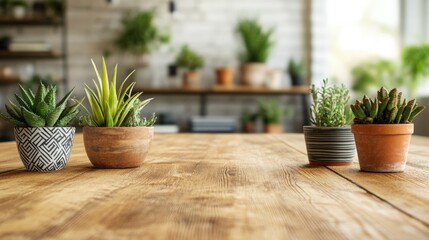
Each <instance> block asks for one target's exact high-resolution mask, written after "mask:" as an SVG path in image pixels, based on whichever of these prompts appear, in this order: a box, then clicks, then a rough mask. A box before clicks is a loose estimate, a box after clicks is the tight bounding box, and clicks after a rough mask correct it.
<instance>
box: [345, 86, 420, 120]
mask: <svg viewBox="0 0 429 240" xmlns="http://www.w3.org/2000/svg"><path fill="white" fill-rule="evenodd" d="M351 109H352V111H353V113H354V115H355V119H354V123H357V124H393V123H395V124H398V123H411V122H413V120H414V118H415V117H416V116H417V115H419V114H420V113H421V112H422V111H423V110H424V109H425V107H424V106H418V105H417V103H416V100H415V99H412V100H410V101H408V102H407V100H406V99H405V98H402V92H399V91H398V89H396V88H394V89H392V90H391V91H390V92H388V91H387V90H386V89H385V88H384V87H382V88H381V89H380V90H379V91H378V92H377V97H376V98H374V99H370V98H368V97H367V96H364V97H363V99H362V101H359V100H356V103H355V104H352V105H351Z"/></svg>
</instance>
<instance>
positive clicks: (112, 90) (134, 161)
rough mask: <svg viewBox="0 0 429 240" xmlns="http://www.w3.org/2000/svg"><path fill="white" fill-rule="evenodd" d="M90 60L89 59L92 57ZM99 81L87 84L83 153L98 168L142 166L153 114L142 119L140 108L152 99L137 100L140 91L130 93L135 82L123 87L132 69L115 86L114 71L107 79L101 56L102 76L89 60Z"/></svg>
mask: <svg viewBox="0 0 429 240" xmlns="http://www.w3.org/2000/svg"><path fill="white" fill-rule="evenodd" d="M91 61H92V60H91ZM92 64H93V67H94V70H95V74H96V77H97V80H98V81H94V85H95V89H91V88H90V87H88V86H86V88H85V92H86V95H87V97H88V101H89V106H90V110H91V111H88V109H85V110H86V112H87V115H85V116H83V117H82V118H81V124H82V125H83V126H84V128H83V141H84V145H85V150H86V154H87V155H88V158H89V160H90V161H91V163H92V164H93V165H94V166H95V167H97V168H133V167H139V166H141V165H142V163H143V161H144V159H145V157H146V155H147V153H148V151H149V148H150V145H151V142H152V139H153V124H154V123H155V121H156V117H155V114H153V115H152V117H151V118H150V119H146V118H142V117H141V115H140V112H141V110H142V109H143V108H144V107H145V106H146V105H147V104H148V103H149V102H150V101H151V100H152V99H146V100H144V101H140V100H139V97H140V95H141V94H142V93H141V92H138V93H135V94H131V93H132V90H133V87H134V85H135V82H133V83H131V84H130V85H128V86H127V87H125V83H126V81H127V79H128V78H129V77H130V76H131V74H132V73H133V72H134V71H133V72H131V73H130V74H129V75H128V76H127V77H126V78H125V80H124V81H123V82H122V84H121V85H120V87H119V89H117V85H116V72H117V65H116V66H115V69H114V70H113V74H112V79H111V81H110V82H109V79H108V75H107V67H106V63H105V61H104V58H102V70H101V75H100V74H99V72H98V69H97V66H96V65H95V63H94V62H93V61H92Z"/></svg>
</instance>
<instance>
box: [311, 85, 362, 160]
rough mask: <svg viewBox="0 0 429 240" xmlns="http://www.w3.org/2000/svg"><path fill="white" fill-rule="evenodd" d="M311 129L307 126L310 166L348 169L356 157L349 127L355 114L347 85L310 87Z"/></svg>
mask: <svg viewBox="0 0 429 240" xmlns="http://www.w3.org/2000/svg"><path fill="white" fill-rule="evenodd" d="M311 96H312V98H313V103H312V105H311V107H310V122H311V126H304V137H305V143H306V146H307V155H308V160H309V161H310V166H348V165H351V164H352V161H353V159H354V156H355V144H354V139H353V134H352V132H351V129H350V126H349V125H348V124H349V123H350V122H351V121H352V119H353V114H352V112H351V110H350V108H349V105H348V104H349V100H350V96H349V91H348V90H347V89H346V87H345V86H343V85H342V86H336V85H332V86H329V85H328V79H325V80H323V84H322V86H321V87H320V88H317V87H315V86H314V85H313V86H312V87H311Z"/></svg>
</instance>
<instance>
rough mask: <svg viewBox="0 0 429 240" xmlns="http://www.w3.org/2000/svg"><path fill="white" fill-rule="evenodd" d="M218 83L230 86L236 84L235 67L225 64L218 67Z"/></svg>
mask: <svg viewBox="0 0 429 240" xmlns="http://www.w3.org/2000/svg"><path fill="white" fill-rule="evenodd" d="M216 79H217V85H219V86H223V87H230V86H232V85H233V84H234V68H232V67H228V66H223V67H218V68H216Z"/></svg>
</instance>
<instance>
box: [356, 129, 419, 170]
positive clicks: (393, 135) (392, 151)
mask: <svg viewBox="0 0 429 240" xmlns="http://www.w3.org/2000/svg"><path fill="white" fill-rule="evenodd" d="M352 132H353V134H354V137H355V141H356V148H357V152H358V157H359V165H360V169H361V170H362V171H368V172H403V171H404V169H405V164H406V162H407V154H408V147H409V145H410V140H411V135H412V134H413V132H414V124H412V123H410V124H353V125H352Z"/></svg>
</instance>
